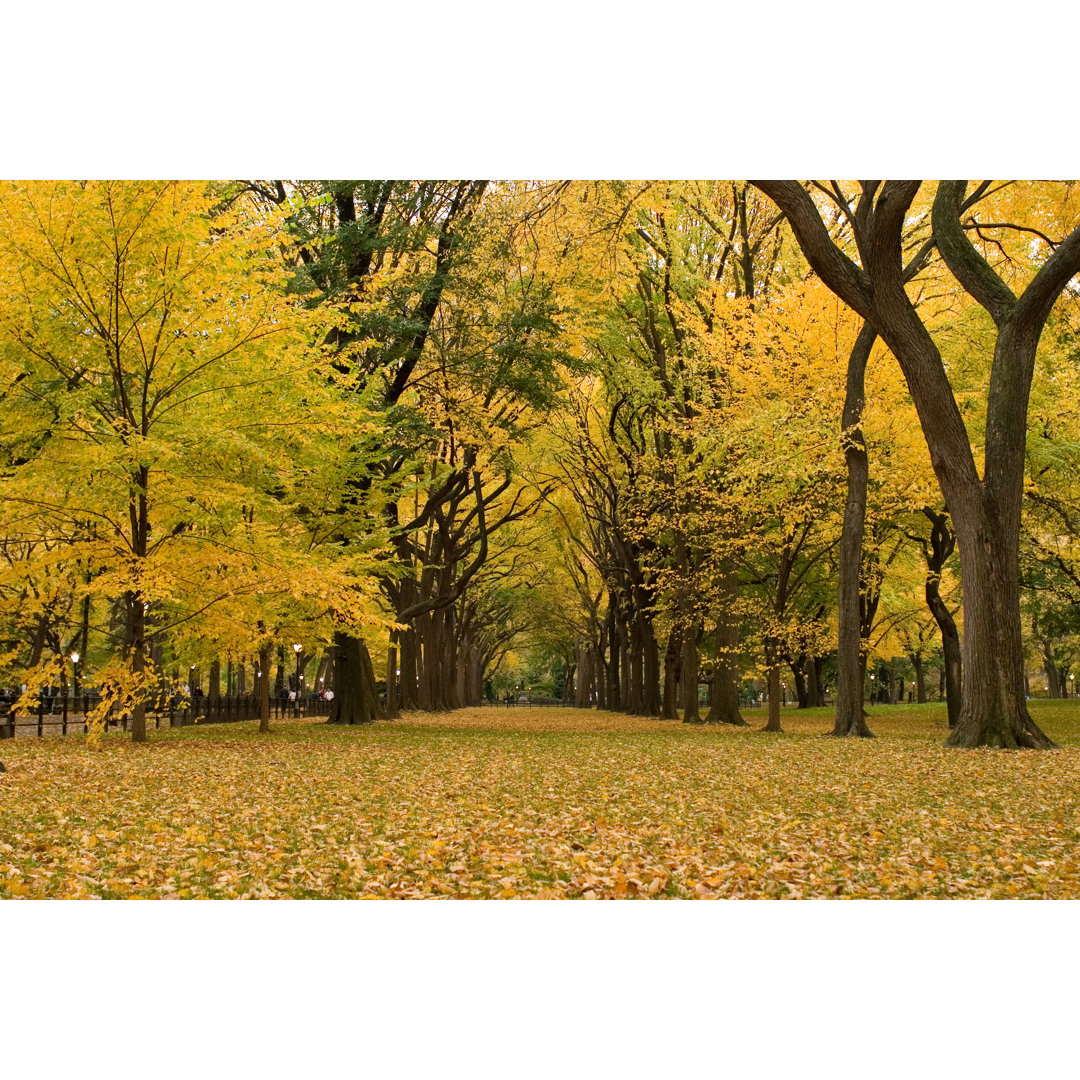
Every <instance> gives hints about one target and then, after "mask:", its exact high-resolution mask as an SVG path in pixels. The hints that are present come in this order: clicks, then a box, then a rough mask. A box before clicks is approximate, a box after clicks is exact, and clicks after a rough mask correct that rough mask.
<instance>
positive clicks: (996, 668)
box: [946, 491, 1054, 749]
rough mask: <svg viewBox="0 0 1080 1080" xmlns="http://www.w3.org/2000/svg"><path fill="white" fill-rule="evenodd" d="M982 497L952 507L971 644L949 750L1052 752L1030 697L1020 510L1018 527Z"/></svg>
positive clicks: (964, 653) (964, 657) (966, 643)
mask: <svg viewBox="0 0 1080 1080" xmlns="http://www.w3.org/2000/svg"><path fill="white" fill-rule="evenodd" d="M979 495H980V497H979V499H978V501H977V502H976V501H975V500H971V501H970V502H969V501H968V500H952V501H950V504H949V508H950V510H951V511H952V516H953V522H954V525H955V527H956V536H957V540H958V543H959V547H960V563H961V569H962V573H963V581H964V640H963V643H962V648H961V677H962V683H961V693H960V712H959V715H958V716H957V719H956V725H955V727H954V728H953V730H952V732H951V733H950V734H949V737H948V739H947V740H946V745H948V746H967V747H974V746H999V747H1009V748H1016V747H1028V748H1031V749H1046V748H1049V747H1052V746H1053V745H1054V744H1053V742H1052V741H1051V740H1050V739H1049V738H1048V737H1047V735H1046V734H1045V733H1044V732H1043V731H1042V730H1040V728H1039V727H1038V725H1037V724H1036V723H1035V721H1034V720H1032V719H1031V716H1030V714H1029V713H1028V710H1027V704H1026V701H1025V693H1024V689H1025V686H1024V651H1023V643H1022V638H1021V629H1020V580H1019V579H1020V575H1019V548H1020V528H1019V508H1018V507H1017V513H1016V515H1015V517H1016V520H1015V521H1014V520H1011V517H1012V516H1013V515H1009V514H1007V513H997V512H988V511H987V502H988V501H989V498H988V496H983V495H982V492H981V491H980V493H979ZM972 503H974V505H972ZM946 671H947V679H948V665H946ZM950 689H951V688H950ZM947 692H948V690H947ZM952 696H953V695H952V694H951V693H949V697H950V698H951V697H952Z"/></svg>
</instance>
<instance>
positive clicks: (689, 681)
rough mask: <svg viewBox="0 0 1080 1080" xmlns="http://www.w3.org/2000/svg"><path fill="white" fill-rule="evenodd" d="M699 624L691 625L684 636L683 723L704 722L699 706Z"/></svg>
mask: <svg viewBox="0 0 1080 1080" xmlns="http://www.w3.org/2000/svg"><path fill="white" fill-rule="evenodd" d="M697 630H698V628H697V626H695V625H691V626H690V627H689V628H688V629H687V630H686V633H685V636H684V638H683V660H682V689H683V693H682V699H683V723H684V724H700V723H702V722H703V721H702V719H701V713H700V710H699V708H698V642H697V637H698V635H697Z"/></svg>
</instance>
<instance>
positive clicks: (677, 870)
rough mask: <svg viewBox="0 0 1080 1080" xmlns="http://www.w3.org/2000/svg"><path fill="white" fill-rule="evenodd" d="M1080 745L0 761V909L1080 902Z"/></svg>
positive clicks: (350, 749) (357, 736) (622, 738)
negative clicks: (81, 904) (255, 903)
mask: <svg viewBox="0 0 1080 1080" xmlns="http://www.w3.org/2000/svg"><path fill="white" fill-rule="evenodd" d="M1031 709H1032V713H1033V715H1034V717H1035V719H1036V721H1037V722H1038V723H1039V724H1040V725H1042V726H1043V727H1044V729H1045V730H1046V731H1048V733H1049V734H1050V735H1051V736H1052V737H1053V738H1054V739H1055V740H1056V741H1058V742H1059V743H1060V744H1061V746H1062V749H1061V750H1057V751H1050V752H1034V751H1019V752H1010V751H1001V750H974V751H972V750H946V749H945V748H944V747H943V746H942V740H943V738H944V735H945V730H946V728H945V713H944V709H943V707H942V706H940V705H928V706H892V707H879V708H875V709H874V710H872V719H871V721H870V725H871V728H872V729H873V730H874V731H875V733H876V734H877V735H878V737H877V738H875V739H872V740H858V739H847V740H833V739H827V738H823V737H822V736H823V733H824V732H826V731H828V730H829V728H830V726H831V713H830V712H829V711H828V710H808V711H805V712H797V711H796V710H794V709H788V710H785V711H784V715H783V723H784V727H785V729H786V733H785V734H783V735H765V734H763V733H762V732H760V731H758V730H756V729H757V728H760V727H761V726H762V724H763V723H764V719H765V718H764V716H763V715H762V712H761V710H760V709H757V710H747V711H746V714H745V715H746V716H747V719H748V720H749V721H750V727H749V728H746V729H737V730H736V729H730V728H719V729H718V728H712V727H688V726H685V725H683V724H680V723H677V722H671V721H658V720H642V719H637V718H634V717H626V716H621V715H616V714H612V713H597V712H593V711H581V710H573V709H551V708H536V709H529V708H508V709H507V708H484V709H472V710H461V711H459V712H456V713H451V714H446V715H441V716H427V715H418V714H413V715H409V716H407V717H405V718H404V719H403V720H402V721H400V722H395V723H379V724H375V725H372V726H367V727H357V728H337V727H330V726H328V725H326V724H324V723H314V722H311V723H303V722H301V723H292V724H280V725H276V726H275V730H274V732H273V734H272V735H270V736H269V737H262V738H260V737H259V736H258V735H257V734H256V733H255V731H254V725H247V724H244V725H240V724H237V725H229V726H225V725H215V726H208V727H203V728H187V729H181V730H173V731H160V732H158V731H152V732H151V733H150V737H149V742H148V743H147V744H146V745H144V746H134V745H132V744H131V743H130V742H128V741H127V739H126V737H124V736H123V735H120V734H117V735H112V734H110V735H109V736H107V737H106V739H105V740H104V743H103V747H102V749H101V750H100V751H97V752H93V751H90V750H88V749H87V748H86V746H85V743H84V740H83V739H82V737H81V736H68V737H67V738H66V739H61V738H50V739H40V740H38V739H18V740H13V741H7V742H3V743H0V759H2V760H3V761H4V762H5V763H6V766H7V772H6V773H4V774H2V775H0V897H13V896H26V897H68V898H72V897H91V896H98V897H128V896H143V897H164V896H168V897H361V896H363V897H430V896H457V897H518V896H535V897H582V896H584V897H594V896H595V897H624V896H626V897H634V896H657V897H824V896H830V897H831V896H853V897H879V896H884V897H924V898H925V897H949V896H961V897H1060V898H1065V897H1077V896H1080V842H1078V841H1080V828H1078V823H1077V792H1078V790H1080V702H1077V701H1064V702H1047V701H1034V702H1032V703H1031Z"/></svg>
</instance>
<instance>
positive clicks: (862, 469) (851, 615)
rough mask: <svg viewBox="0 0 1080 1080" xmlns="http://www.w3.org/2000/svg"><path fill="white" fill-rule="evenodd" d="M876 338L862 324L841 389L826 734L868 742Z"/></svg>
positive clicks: (867, 326)
mask: <svg viewBox="0 0 1080 1080" xmlns="http://www.w3.org/2000/svg"><path fill="white" fill-rule="evenodd" d="M876 338H877V334H876V333H875V331H874V330H873V329H872V328H871V327H870V326H869V324H864V325H863V328H862V330H860V331H859V336H858V337H857V338H856V339H855V345H854V347H853V348H852V350H851V355H850V356H849V357H848V365H847V387H846V394H845V398H844V412H843V419H842V420H841V426H842V432H841V436H840V438H841V443H842V445H843V447H844V460H845V462H846V464H847V501H846V502H845V504H844V523H843V529H842V532H841V536H840V585H839V600H838V605H839V606H838V609H837V619H838V623H839V636H838V642H837V645H838V651H837V657H836V718H835V720H834V722H833V730H832V734H833V735H837V736H842V735H858V736H861V737H863V738H869V737H871V736H872V735H873V732H871V730H870V729H869V728H868V727H867V726H866V716H865V713H864V712H863V683H862V672H863V668H864V665H863V663H862V662H861V661H860V655H861V651H862V616H861V612H860V605H859V590H860V588H861V572H862V550H863V531H864V525H865V521H866V489H867V481H868V477H869V459H868V458H867V454H866V442H865V441H864V439H863V434H862V413H863V404H864V401H865V389H864V387H865V376H866V364H867V361H868V360H869V359H870V351H871V349H872V348H873V347H874V341H875V339H876Z"/></svg>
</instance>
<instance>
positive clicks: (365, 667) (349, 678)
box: [328, 630, 386, 724]
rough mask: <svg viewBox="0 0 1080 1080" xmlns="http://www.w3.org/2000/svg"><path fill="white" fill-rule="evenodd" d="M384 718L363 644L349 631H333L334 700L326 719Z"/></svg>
mask: <svg viewBox="0 0 1080 1080" xmlns="http://www.w3.org/2000/svg"><path fill="white" fill-rule="evenodd" d="M385 719H386V713H385V712H384V711H383V707H382V702H380V701H379V694H378V690H377V689H376V687H375V672H374V669H373V668H372V664H371V656H370V655H369V653H368V650H367V645H365V644H364V642H363V640H362V639H361V638H358V637H354V636H353V635H352V634H347V633H344V632H343V631H340V630H338V631H335V633H334V703H333V706H332V708H331V710H330V716H329V718H328V723H331V724H370V723H371V722H372V721H374V720H385Z"/></svg>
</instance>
